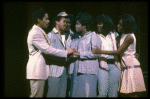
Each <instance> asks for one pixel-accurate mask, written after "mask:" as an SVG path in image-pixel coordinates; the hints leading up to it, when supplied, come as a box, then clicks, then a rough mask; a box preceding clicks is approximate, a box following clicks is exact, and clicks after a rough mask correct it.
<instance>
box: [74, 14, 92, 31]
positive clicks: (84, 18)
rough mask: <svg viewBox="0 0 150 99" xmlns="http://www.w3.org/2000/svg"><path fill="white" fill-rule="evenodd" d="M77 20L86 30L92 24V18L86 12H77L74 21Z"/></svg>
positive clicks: (88, 29)
mask: <svg viewBox="0 0 150 99" xmlns="http://www.w3.org/2000/svg"><path fill="white" fill-rule="evenodd" d="M77 20H78V21H79V22H80V23H81V24H82V26H86V29H87V31H90V30H91V28H92V26H93V18H92V16H91V15H90V14H89V13H87V12H79V13H78V14H77V16H76V21H77Z"/></svg>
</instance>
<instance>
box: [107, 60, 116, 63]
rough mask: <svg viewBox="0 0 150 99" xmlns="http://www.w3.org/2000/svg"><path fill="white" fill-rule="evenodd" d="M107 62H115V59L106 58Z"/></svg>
mask: <svg viewBox="0 0 150 99" xmlns="http://www.w3.org/2000/svg"><path fill="white" fill-rule="evenodd" d="M106 62H107V64H114V63H115V59H106Z"/></svg>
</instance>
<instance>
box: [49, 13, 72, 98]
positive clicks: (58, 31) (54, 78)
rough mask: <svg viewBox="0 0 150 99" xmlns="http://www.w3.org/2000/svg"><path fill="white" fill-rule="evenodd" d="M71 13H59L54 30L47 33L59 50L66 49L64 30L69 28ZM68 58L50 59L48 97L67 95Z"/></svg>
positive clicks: (52, 44) (54, 23)
mask: <svg viewBox="0 0 150 99" xmlns="http://www.w3.org/2000/svg"><path fill="white" fill-rule="evenodd" d="M69 17H71V15H69V14H67V13H66V12H61V13H59V14H58V15H57V16H56V17H55V18H54V20H53V26H54V28H53V30H52V31H51V32H49V33H48V34H47V36H48V40H49V41H50V44H51V46H52V47H54V48H56V49H58V50H66V43H67V41H66V40H65V38H66V35H65V34H63V32H65V31H66V29H68V18H69ZM66 62H67V60H64V58H62V57H60V58H58V57H57V58H56V57H51V59H50V60H49V63H50V64H49V66H50V67H49V77H48V92H47V97H66V88H67V69H66V68H67V66H68V65H66Z"/></svg>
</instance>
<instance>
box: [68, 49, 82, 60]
mask: <svg viewBox="0 0 150 99" xmlns="http://www.w3.org/2000/svg"><path fill="white" fill-rule="evenodd" d="M67 51H68V56H67V57H68V58H71V57H74V55H75V56H80V53H79V52H77V51H76V50H75V49H74V48H68V49H67Z"/></svg>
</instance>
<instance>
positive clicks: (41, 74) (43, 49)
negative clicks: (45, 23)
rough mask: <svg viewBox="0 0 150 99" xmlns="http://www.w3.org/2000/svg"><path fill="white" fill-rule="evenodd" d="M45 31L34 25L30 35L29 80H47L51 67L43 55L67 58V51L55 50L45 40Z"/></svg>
mask: <svg viewBox="0 0 150 99" xmlns="http://www.w3.org/2000/svg"><path fill="white" fill-rule="evenodd" d="M42 33H44V31H43V29H42V28H40V27H38V26H36V25H34V26H33V27H32V29H31V31H30V32H29V34H28V38H27V43H28V50H29V60H28V63H27V68H26V78H27V79H44V80H45V79H47V78H48V74H49V66H48V65H47V64H46V61H45V58H44V57H43V54H42V53H44V54H47V55H48V56H50V57H51V56H58V57H65V58H67V53H68V52H67V51H66V50H59V49H55V48H53V47H52V46H49V45H48V43H47V41H46V39H45V38H44V35H43V34H42Z"/></svg>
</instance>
